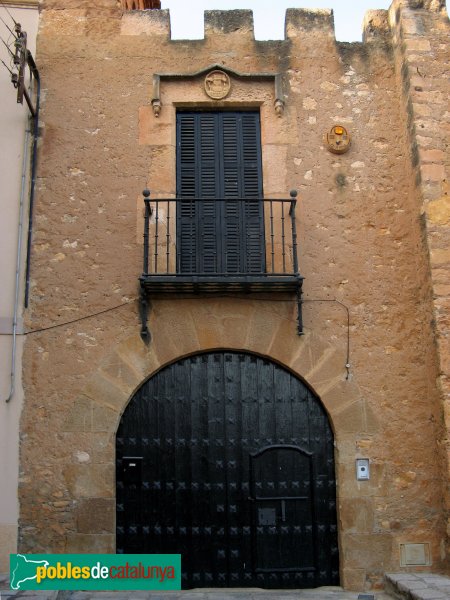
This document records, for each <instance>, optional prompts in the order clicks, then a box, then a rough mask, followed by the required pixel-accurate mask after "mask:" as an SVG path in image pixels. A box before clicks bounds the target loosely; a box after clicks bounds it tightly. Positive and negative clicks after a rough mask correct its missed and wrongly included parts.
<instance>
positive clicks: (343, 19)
mask: <svg viewBox="0 0 450 600" xmlns="http://www.w3.org/2000/svg"><path fill="white" fill-rule="evenodd" d="M390 4H391V0H301V1H300V2H298V1H297V2H296V1H295V0H162V2H161V8H169V9H170V19H171V26H172V38H174V39H199V38H202V37H203V11H205V10H219V9H222V10H232V9H235V8H247V9H251V10H253V18H254V21H255V37H256V39H258V40H281V39H284V14H285V11H286V8H332V9H333V10H334V22H335V27H336V39H337V40H338V41H341V42H360V41H361V38H362V22H363V18H364V13H365V12H366V11H367V10H370V9H383V8H384V9H385V8H389V6H390Z"/></svg>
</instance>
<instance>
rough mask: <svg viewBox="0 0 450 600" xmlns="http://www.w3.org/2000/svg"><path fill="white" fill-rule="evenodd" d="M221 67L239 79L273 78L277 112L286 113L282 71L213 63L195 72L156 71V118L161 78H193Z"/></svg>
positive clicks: (159, 107)
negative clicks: (247, 70)
mask: <svg viewBox="0 0 450 600" xmlns="http://www.w3.org/2000/svg"><path fill="white" fill-rule="evenodd" d="M216 69H219V70H220V71H224V72H225V73H226V74H227V75H230V76H231V77H236V78H238V79H244V80H245V79H247V80H256V81H257V80H269V81H270V80H273V82H274V86H275V90H274V92H275V100H274V109H275V113H276V114H277V116H278V117H281V116H282V115H283V113H284V107H285V101H284V94H283V82H282V76H281V73H239V71H234V70H233V69H230V68H228V67H225V66H224V65H219V64H213V65H209V66H208V67H205V68H204V69H201V70H200V71H195V72H194V73H155V74H154V75H153V98H152V107H153V112H154V115H155V117H156V118H158V117H159V114H160V112H161V109H162V102H161V92H160V87H161V80H163V79H167V80H174V81H176V80H182V79H193V78H195V77H200V76H201V75H205V74H207V73H209V72H210V71H214V70H216Z"/></svg>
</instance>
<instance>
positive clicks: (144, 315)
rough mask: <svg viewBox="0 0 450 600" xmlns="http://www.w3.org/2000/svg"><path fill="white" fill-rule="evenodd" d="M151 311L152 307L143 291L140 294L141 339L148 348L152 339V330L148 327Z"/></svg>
mask: <svg viewBox="0 0 450 600" xmlns="http://www.w3.org/2000/svg"><path fill="white" fill-rule="evenodd" d="M149 311H150V305H149V301H148V298H147V295H146V293H145V290H143V289H141V290H140V292H139V315H140V317H141V332H140V333H141V338H142V341H143V342H144V344H146V345H147V346H148V344H149V343H150V340H151V339H152V336H151V333H150V330H149V328H148V325H147V321H148V313H149Z"/></svg>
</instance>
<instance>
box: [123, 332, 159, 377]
mask: <svg viewBox="0 0 450 600" xmlns="http://www.w3.org/2000/svg"><path fill="white" fill-rule="evenodd" d="M118 353H119V354H120V355H121V356H122V358H123V360H124V361H125V362H127V363H130V364H132V365H133V368H134V369H135V370H136V372H137V373H139V374H140V376H141V379H142V380H143V379H144V378H146V377H148V376H149V375H150V374H151V373H153V372H154V371H156V370H157V369H158V368H159V367H160V366H161V364H160V362H159V360H158V357H157V355H156V354H155V352H154V346H153V344H152V343H151V344H150V345H149V346H146V345H145V344H144V343H143V341H142V339H141V337H140V335H138V334H137V333H136V335H133V336H131V337H129V338H127V339H126V340H124V341H123V342H122V343H121V344H120V346H119V348H118Z"/></svg>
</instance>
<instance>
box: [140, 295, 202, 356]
mask: <svg viewBox="0 0 450 600" xmlns="http://www.w3.org/2000/svg"><path fill="white" fill-rule="evenodd" d="M194 303H195V301H194ZM192 306H193V304H192V301H189V300H186V302H184V301H180V300H176V301H172V302H170V300H166V301H162V302H159V301H155V302H154V304H153V311H152V315H151V320H150V331H151V334H152V343H151V344H152V348H153V351H154V352H155V354H156V356H157V357H158V359H159V361H160V362H161V363H164V362H166V361H167V360H171V359H172V357H173V359H175V358H176V357H177V356H182V355H183V354H189V353H191V352H195V351H198V350H200V349H201V344H200V341H199V339H198V335H197V330H196V326H195V322H194V319H193V318H192V316H191V313H190V308H191V307H192ZM194 306H195V304H194Z"/></svg>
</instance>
